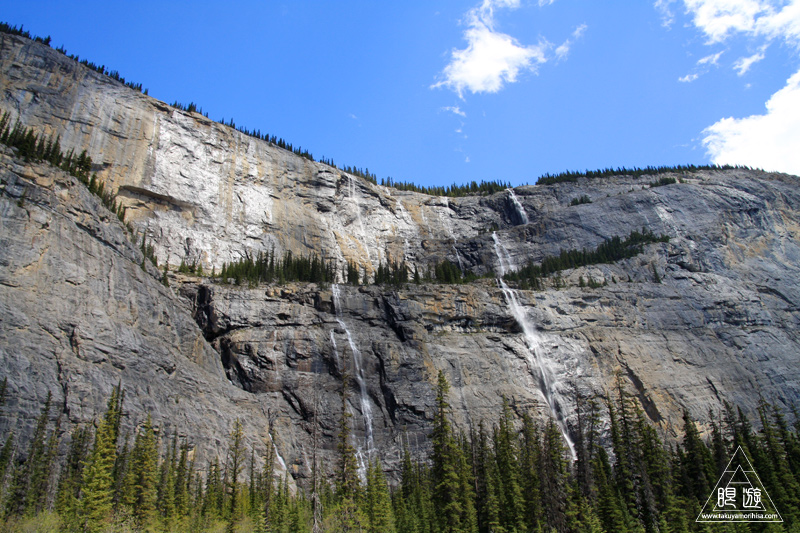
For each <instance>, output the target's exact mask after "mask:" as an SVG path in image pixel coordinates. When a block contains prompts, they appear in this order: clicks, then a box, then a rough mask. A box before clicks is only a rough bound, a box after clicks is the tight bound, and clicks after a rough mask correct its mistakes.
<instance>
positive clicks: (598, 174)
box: [536, 165, 750, 186]
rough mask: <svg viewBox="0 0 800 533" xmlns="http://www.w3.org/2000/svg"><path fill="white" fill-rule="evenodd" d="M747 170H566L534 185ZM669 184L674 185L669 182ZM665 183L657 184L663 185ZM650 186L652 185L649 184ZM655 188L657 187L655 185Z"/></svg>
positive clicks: (694, 167) (718, 167) (682, 167)
mask: <svg viewBox="0 0 800 533" xmlns="http://www.w3.org/2000/svg"><path fill="white" fill-rule="evenodd" d="M739 168H743V169H749V168H750V167H745V166H739V165H675V166H658V167H653V166H647V167H645V168H638V167H633V168H625V167H618V168H616V169H614V168H604V169H598V170H584V171H583V172H577V171H571V170H567V171H564V172H560V173H558V174H550V173H547V174H545V175H544V176H541V177H540V178H539V179H538V180H536V185H555V184H556V183H572V182H576V181H578V179H579V178H588V179H597V178H610V177H613V176H631V177H634V178H639V177H641V176H656V175H658V174H677V173H691V172H698V171H700V170H734V169H739ZM669 183H675V182H674V181H671V182H669ZM664 184H665V183H659V185H664ZM651 185H652V184H651ZM656 186H657V185H656Z"/></svg>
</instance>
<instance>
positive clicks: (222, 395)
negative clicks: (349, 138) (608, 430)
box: [0, 35, 800, 476]
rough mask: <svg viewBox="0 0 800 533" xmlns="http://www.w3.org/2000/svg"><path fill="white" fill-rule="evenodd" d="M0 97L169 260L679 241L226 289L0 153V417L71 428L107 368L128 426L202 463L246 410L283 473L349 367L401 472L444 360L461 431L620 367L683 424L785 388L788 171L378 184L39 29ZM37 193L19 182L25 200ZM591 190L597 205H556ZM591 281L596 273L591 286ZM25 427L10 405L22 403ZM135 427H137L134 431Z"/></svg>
mask: <svg viewBox="0 0 800 533" xmlns="http://www.w3.org/2000/svg"><path fill="white" fill-rule="evenodd" d="M0 50H2V55H0V90H1V91H0V109H2V110H3V111H10V112H11V113H12V114H13V116H14V117H15V118H16V117H19V118H20V120H21V121H22V122H23V123H25V124H26V125H28V126H32V127H34V128H36V129H37V130H38V131H42V132H45V133H47V134H54V135H55V134H57V135H61V143H62V147H63V148H65V149H75V150H76V152H79V151H80V150H83V149H86V150H87V151H88V153H89V155H90V156H91V157H92V160H93V162H94V164H95V166H94V169H93V170H95V171H96V172H97V174H98V176H100V177H101V178H102V179H104V180H105V181H106V183H107V184H109V185H110V186H111V187H112V188H113V190H115V191H116V192H117V195H118V198H119V199H121V200H122V202H123V203H124V205H126V206H127V208H128V211H127V213H128V215H127V217H128V218H127V220H128V221H129V222H130V224H131V225H132V226H133V228H134V230H135V231H137V232H144V233H146V234H147V236H148V240H149V242H152V243H153V244H154V245H155V248H156V255H157V257H158V260H159V263H160V264H164V263H168V264H170V265H172V266H173V267H175V266H176V265H177V264H178V263H180V262H181V261H182V260H184V261H189V262H193V261H199V262H201V263H202V264H203V267H204V270H205V271H206V272H208V271H210V270H211V269H212V268H215V269H219V268H220V267H221V266H222V264H223V262H230V261H233V260H236V259H239V258H241V257H243V256H244V255H245V254H251V253H254V252H258V251H269V250H275V251H276V253H279V254H280V253H282V252H284V251H292V252H293V253H294V254H296V255H301V254H302V255H309V254H311V253H316V254H320V255H321V256H322V257H324V258H325V259H326V260H327V261H332V262H333V263H334V264H335V265H336V266H337V268H338V269H339V271H340V272H341V271H343V269H344V267H345V265H346V262H347V261H352V262H355V263H357V264H359V265H360V266H361V268H362V269H363V270H364V271H366V272H367V274H368V275H369V276H371V275H372V274H373V272H374V271H375V269H376V268H377V267H378V265H379V264H380V263H381V262H382V261H386V260H389V259H391V260H404V261H406V263H407V264H408V265H410V266H411V267H412V268H413V267H418V268H419V269H421V270H422V269H425V268H427V267H429V266H431V265H433V264H434V263H435V262H437V261H442V260H444V259H447V260H449V261H451V262H452V263H453V264H456V265H459V267H460V268H461V269H463V270H464V271H472V272H474V273H476V274H485V273H489V272H495V273H504V272H509V271H513V270H516V269H518V268H519V267H521V266H522V265H524V264H525V263H526V262H527V261H529V260H530V261H534V262H538V261H540V260H541V259H542V258H544V257H546V256H549V255H555V254H558V253H559V251H560V250H561V249H579V250H580V249H584V248H585V249H593V248H594V247H596V246H597V245H598V244H600V243H602V242H603V241H604V240H605V239H608V238H611V237H614V236H622V237H624V236H626V235H628V234H629V233H630V232H631V231H633V230H640V229H641V228H646V229H647V230H649V231H652V232H654V233H656V234H665V235H668V236H669V237H670V240H669V242H667V243H656V244H649V245H647V246H645V247H644V250H643V253H641V254H639V255H637V256H635V257H633V258H629V259H625V260H623V261H619V262H616V263H613V264H603V265H596V266H589V267H582V268H578V269H573V270H568V271H564V272H562V274H561V279H560V281H559V282H558V283H556V282H555V281H554V280H552V279H551V280H548V282H547V283H546V286H545V288H544V289H543V290H539V291H524V290H515V289H513V288H509V287H507V286H505V285H504V284H503V283H502V282H499V281H496V280H495V279H494V278H493V277H488V278H485V279H481V280H478V281H476V282H474V283H471V284H465V285H441V284H431V283H421V284H419V285H416V284H413V283H412V284H408V285H404V286H402V287H398V288H390V287H377V286H361V287H352V286H345V285H342V284H333V285H329V286H326V287H321V286H317V285H314V284H299V283H298V284H288V285H284V286H279V285H269V286H267V285H262V286H255V287H244V286H243V287H238V286H231V285H227V284H223V283H219V282H218V281H213V280H208V279H205V278H191V277H186V276H181V275H176V274H173V275H172V283H171V286H172V288H171V289H169V288H164V287H163V286H161V285H159V283H158V282H157V279H156V278H157V277H158V273H157V272H149V273H147V272H144V271H143V270H142V269H141V268H140V266H139V265H140V264H141V262H142V258H141V255H140V254H139V252H138V251H137V250H136V248H135V247H134V246H132V245H130V244H129V242H128V240H127V239H128V237H126V230H125V229H124V227H123V226H122V225H121V224H119V223H118V222H117V221H115V220H114V219H113V215H110V214H109V213H108V212H106V211H105V210H104V209H103V208H102V207H101V206H100V205H99V204H98V203H97V202H95V201H94V200H93V198H92V197H91V196H90V195H89V194H88V192H86V191H85V190H84V189H82V188H81V186H80V185H79V184H78V183H77V182H75V181H74V180H73V179H72V178H70V177H68V176H65V175H61V174H59V172H57V171H53V170H52V169H48V168H46V167H42V166H36V165H25V164H23V163H21V162H20V161H18V160H15V159H14V158H13V157H12V156H13V154H11V153H7V154H5V155H4V156H3V157H2V161H0V165H1V166H2V173H3V187H4V188H3V195H2V206H1V207H0V217H1V218H0V232H1V233H0V239H2V242H3V247H2V250H1V251H0V261H2V265H3V270H2V272H0V275H2V279H0V319H2V326H0V368H2V369H3V372H4V375H5V376H8V378H9V386H10V391H11V393H10V397H11V398H15V400H14V402H16V403H12V404H11V406H10V408H9V409H8V410H7V413H6V415H5V416H4V417H3V418H2V421H3V422H2V423H3V424H5V428H8V427H11V426H14V425H15V424H16V425H17V426H25V425H27V426H30V424H32V420H33V418H34V417H35V416H36V414H37V413H38V409H39V406H40V405H41V402H42V401H43V398H44V396H45V395H46V392H47V390H51V391H53V393H54V394H55V396H56V399H57V401H58V402H59V404H60V405H63V411H64V413H65V414H67V415H68V416H69V418H70V420H71V421H72V422H74V423H77V422H81V421H86V420H89V419H91V417H92V416H94V414H95V413H96V412H97V411H98V410H99V409H100V406H101V405H102V402H103V399H104V398H105V396H106V395H107V393H108V391H109V390H110V388H111V387H112V386H113V385H114V384H116V383H117V382H121V383H122V385H123V386H124V387H125V388H126V390H127V391H128V396H127V399H126V402H127V406H128V409H129V413H130V415H129V416H130V418H131V420H132V421H133V420H134V419H136V418H137V417H138V418H141V416H143V414H144V413H151V414H153V416H154V418H155V421H156V423H157V424H158V425H159V427H162V428H164V430H165V431H167V432H170V431H175V432H178V433H180V434H182V435H186V436H187V437H188V438H189V439H190V440H191V441H192V443H193V444H194V445H195V446H197V448H198V450H199V451H201V452H202V453H203V454H209V453H219V447H220V443H221V442H222V443H224V439H225V435H226V432H227V431H229V430H230V424H231V422H232V420H233V419H234V418H236V417H241V418H243V419H245V420H247V423H248V428H247V429H248V434H249V435H250V438H251V440H252V441H253V442H254V443H260V444H258V445H259V446H260V449H262V450H263V448H264V447H265V446H268V445H270V444H269V438H268V436H267V434H266V428H267V425H268V423H270V422H272V424H273V428H274V434H275V444H276V447H277V449H278V450H279V453H280V454H281V456H282V457H283V458H284V459H285V461H286V463H287V466H288V468H289V469H290V471H292V472H293V473H294V474H295V475H297V476H306V475H308V473H309V470H310V454H311V449H310V446H311V436H312V434H313V433H314V428H315V427H316V428H317V429H319V430H320V435H322V441H323V448H324V452H323V453H324V454H332V453H333V447H334V445H333V439H334V436H335V432H336V423H337V420H338V417H339V415H340V413H339V410H340V408H339V391H340V389H341V386H342V379H341V378H342V375H343V373H345V372H346V373H348V374H349V375H350V376H352V379H351V381H350V384H349V388H350V402H349V405H350V407H349V408H350V409H351V411H352V413H353V414H354V415H355V416H354V419H353V420H354V422H355V424H354V426H355V427H354V438H355V440H354V442H355V443H356V445H357V448H358V449H359V452H360V453H361V456H362V457H366V456H368V455H379V456H381V458H382V459H383V460H384V463H385V464H388V465H389V466H390V467H391V466H392V465H395V464H396V459H397V458H398V455H399V453H400V450H401V446H402V444H407V445H409V446H410V447H411V448H412V449H414V450H417V449H423V450H424V449H425V448H426V446H427V443H426V435H427V434H428V432H429V430H430V421H431V418H432V406H433V400H434V395H433V384H434V380H435V376H436V373H437V371H438V370H443V371H444V372H445V373H446V374H447V376H448V378H449V380H450V382H451V383H452V385H453V386H452V390H451V398H450V400H451V403H452V405H453V407H454V415H455V421H456V423H457V425H459V426H460V427H462V428H467V427H469V426H471V425H473V424H477V423H478V422H479V421H480V420H485V421H486V422H488V423H491V422H493V421H494V420H495V417H496V414H497V410H498V406H499V405H500V404H501V401H502V397H503V396H505V397H507V398H508V399H509V401H510V403H511V405H512V407H513V409H514V410H515V412H517V413H518V414H522V413H523V412H532V413H534V414H535V415H536V416H538V417H540V418H546V417H550V416H552V417H555V418H556V419H557V420H558V421H559V423H560V426H561V428H562V431H563V433H564V434H565V438H567V439H569V438H570V435H571V434H572V433H573V432H574V427H575V423H576V420H575V405H576V398H577V397H586V396H589V395H593V394H604V393H605V392H606V391H607V390H608V389H610V388H612V387H613V385H614V382H615V379H616V376H618V375H620V376H622V378H623V379H624V380H625V382H626V383H627V384H628V386H629V387H630V388H631V390H633V391H634V392H635V393H636V395H637V396H638V398H639V400H640V403H641V405H642V406H643V408H644V410H645V412H646V413H647V414H648V416H649V417H650V418H651V420H652V421H653V422H654V423H656V424H658V425H660V426H661V427H662V428H663V430H664V431H665V432H666V434H668V435H669V434H675V433H674V432H675V429H676V426H677V425H679V424H680V417H681V413H682V411H683V409H688V410H689V411H690V412H691V414H692V415H693V416H695V417H696V418H698V419H700V420H701V421H702V420H706V419H707V416H708V412H709V409H712V410H714V409H719V408H720V406H721V405H722V402H723V401H730V402H732V403H734V404H737V405H739V406H741V407H742V408H743V409H744V410H745V411H746V412H749V413H752V412H753V411H754V409H755V406H756V405H757V403H758V401H759V398H760V397H763V398H765V399H766V400H768V401H770V402H775V403H777V404H778V405H780V406H783V407H790V406H793V405H796V404H797V402H798V400H800V389H799V388H798V387H799V385H800V384H799V382H798V378H800V365H798V359H800V334H798V331H800V328H799V327H798V326H800V309H798V304H799V303H800V283H799V282H800V267H799V266H798V265H800V189H798V186H800V179H798V178H797V177H793V176H787V175H781V174H768V173H764V172H760V171H751V170H742V169H740V170H727V171H697V172H691V173H689V172H687V173H676V174H675V175H674V176H672V177H674V178H675V179H676V183H674V184H670V185H666V186H659V187H651V186H650V183H651V182H652V181H654V180H657V179H658V178H659V177H660V176H659V177H653V176H639V177H634V176H629V175H628V176H626V175H620V176H616V177H611V178H604V179H593V180H589V179H586V178H581V179H578V180H576V181H575V182H567V183H560V184H556V185H547V186H526V187H518V188H516V189H514V190H508V191H504V192H500V193H496V194H493V195H484V196H469V197H462V198H444V197H431V196H427V195H422V194H417V193H411V192H399V191H397V190H395V189H391V188H386V187H380V186H376V185H373V184H371V183H369V182H367V181H364V180H362V179H360V178H358V177H355V176H352V175H349V174H347V173H344V172H341V171H340V170H338V169H336V168H333V167H330V166H327V165H324V164H320V163H316V162H312V161H309V160H307V159H304V158H301V157H298V156H296V155H294V154H292V153H291V152H288V151H286V150H282V149H280V148H277V147H275V146H273V145H270V144H269V143H267V142H265V141H262V140H259V139H255V138H252V137H249V136H246V135H244V134H242V133H240V132H237V131H235V130H233V129H232V128H229V127H226V126H223V125H220V124H218V123H215V122H213V121H210V120H208V119H207V118H205V117H203V116H201V115H199V114H196V113H188V112H184V111H180V110H177V109H174V108H171V107H169V106H167V105H165V104H164V103H162V102H159V101H157V100H154V99H152V98H149V97H147V96H144V95H142V94H140V93H138V92H135V91H132V90H131V89H129V88H127V87H125V86H124V85H122V84H120V83H118V82H116V81H114V80H111V79H110V78H108V77H106V76H103V75H101V74H98V73H96V72H94V71H91V70H89V69H87V68H85V67H83V66H80V65H78V64H76V63H75V62H73V61H72V60H70V59H68V58H66V57H64V56H63V55H61V54H60V53H58V52H56V51H54V50H51V49H49V48H47V47H45V46H43V45H40V44H36V43H33V42H31V41H29V40H26V39H23V38H20V37H15V36H9V35H0ZM23 190H24V191H26V194H25V197H24V199H23V197H22V196H21V195H22V191H23ZM584 195H585V196H588V197H589V198H590V199H591V202H590V203H583V204H580V205H570V204H571V203H572V200H573V199H574V198H580V197H582V196H584ZM588 279H591V280H592V281H593V282H595V283H593V284H592V287H586V286H582V285H584V284H583V283H581V280H588ZM17 419H19V420H17ZM132 423H133V422H132Z"/></svg>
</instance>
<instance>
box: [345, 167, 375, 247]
mask: <svg viewBox="0 0 800 533" xmlns="http://www.w3.org/2000/svg"><path fill="white" fill-rule="evenodd" d="M347 179H348V185H349V189H350V191H349V192H350V200H352V202H353V206H354V207H355V210H356V218H357V219H358V225H359V227H360V228H361V238H362V239H363V241H362V244H363V245H364V251H366V252H367V260H368V261H369V262H370V263H371V262H372V257H370V253H369V246H367V231H366V230H365V229H364V220H363V219H362V218H361V204H360V203H359V201H358V196H356V184H355V181H354V180H353V176H351V175H349V174H348V175H347Z"/></svg>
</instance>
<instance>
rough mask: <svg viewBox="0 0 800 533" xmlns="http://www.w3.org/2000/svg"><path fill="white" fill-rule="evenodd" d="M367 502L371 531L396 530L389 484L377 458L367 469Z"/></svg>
mask: <svg viewBox="0 0 800 533" xmlns="http://www.w3.org/2000/svg"><path fill="white" fill-rule="evenodd" d="M366 503H367V518H368V519H369V529H368V531H369V532H370V533H392V532H393V531H395V528H394V513H393V512H392V502H391V498H390V496H389V486H388V485H387V483H386V477H385V476H384V474H383V469H382V468H381V463H380V461H377V460H376V461H375V463H370V465H369V468H368V469H367V490H366Z"/></svg>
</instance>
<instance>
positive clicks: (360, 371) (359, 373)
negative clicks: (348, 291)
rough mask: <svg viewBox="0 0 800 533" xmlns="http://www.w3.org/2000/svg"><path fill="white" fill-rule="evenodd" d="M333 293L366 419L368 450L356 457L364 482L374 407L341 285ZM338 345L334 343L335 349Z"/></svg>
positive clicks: (359, 450)
mask: <svg viewBox="0 0 800 533" xmlns="http://www.w3.org/2000/svg"><path fill="white" fill-rule="evenodd" d="M332 291H333V305H334V307H335V311H336V321H337V322H338V323H339V325H340V326H341V327H342V329H343V330H344V333H345V335H346V336H347V343H348V344H349V345H350V351H351V352H352V353H353V366H354V367H355V373H354V374H355V378H356V383H358V390H359V396H360V398H359V399H360V400H361V416H362V417H363V418H364V431H365V433H366V443H365V444H366V446H365V447H366V450H364V447H362V446H360V445H359V446H356V457H357V459H358V463H359V466H358V475H359V477H361V478H362V480H365V479H366V473H367V464H366V463H367V462H368V461H369V459H370V458H371V457H372V452H373V450H374V441H373V434H372V406H371V405H370V403H369V395H368V394H367V384H366V382H365V381H364V368H363V366H362V361H361V351H360V350H359V349H358V346H356V343H355V341H354V340H353V335H352V334H351V333H350V328H348V327H347V323H345V321H344V317H343V315H342V308H341V299H340V298H341V292H340V290H339V285H337V284H336V283H334V284H333V285H332ZM331 339H333V334H331ZM335 346H336V343H335V341H334V347H335ZM337 356H338V355H337ZM365 452H366V456H367V461H365V460H364V454H365Z"/></svg>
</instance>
